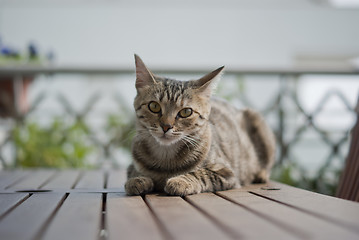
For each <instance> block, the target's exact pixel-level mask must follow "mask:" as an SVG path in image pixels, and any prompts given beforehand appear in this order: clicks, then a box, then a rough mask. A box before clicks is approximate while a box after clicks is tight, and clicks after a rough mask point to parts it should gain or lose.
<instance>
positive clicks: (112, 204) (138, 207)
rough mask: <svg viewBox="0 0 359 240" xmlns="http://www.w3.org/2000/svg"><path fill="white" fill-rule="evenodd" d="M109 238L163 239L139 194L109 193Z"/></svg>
mask: <svg viewBox="0 0 359 240" xmlns="http://www.w3.org/2000/svg"><path fill="white" fill-rule="evenodd" d="M106 206H107V210H106V212H107V214H106V225H107V229H108V237H109V238H108V239H109V240H115V239H148V240H151V239H153V240H158V239H163V238H164V236H163V235H161V232H160V230H159V227H158V226H157V225H156V222H155V220H154V218H153V216H152V215H151V212H150V210H149V208H148V207H147V205H146V203H145V202H144V201H143V199H142V198H141V197H139V196H135V197H128V196H126V195H125V194H124V193H119V194H116V193H111V194H108V195H107V202H106Z"/></svg>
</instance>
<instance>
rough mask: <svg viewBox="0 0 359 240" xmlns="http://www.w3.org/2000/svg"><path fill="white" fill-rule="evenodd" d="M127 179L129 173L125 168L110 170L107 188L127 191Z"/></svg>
mask: <svg viewBox="0 0 359 240" xmlns="http://www.w3.org/2000/svg"><path fill="white" fill-rule="evenodd" d="M126 180H127V173H126V171H125V170H116V171H109V172H108V179H107V188H108V189H118V191H119V192H125V188H124V185H125V182H126Z"/></svg>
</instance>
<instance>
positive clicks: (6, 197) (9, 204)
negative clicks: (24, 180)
mask: <svg viewBox="0 0 359 240" xmlns="http://www.w3.org/2000/svg"><path fill="white" fill-rule="evenodd" d="M27 197H29V194H28V193H0V219H1V218H2V217H3V215H4V214H5V213H6V212H8V211H9V210H10V209H11V208H13V207H14V206H16V205H17V204H19V203H20V202H21V201H23V200H24V199H26V198H27Z"/></svg>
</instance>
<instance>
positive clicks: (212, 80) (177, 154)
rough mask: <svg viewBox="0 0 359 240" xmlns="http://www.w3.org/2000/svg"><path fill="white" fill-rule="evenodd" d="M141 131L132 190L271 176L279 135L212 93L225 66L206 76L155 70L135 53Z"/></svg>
mask: <svg viewBox="0 0 359 240" xmlns="http://www.w3.org/2000/svg"><path fill="white" fill-rule="evenodd" d="M135 61H136V89H137V96H136V98H135V101H134V107H135V110H136V116H137V120H136V130H137V134H136V136H135V137H134V140H133V146H132V155H133V164H131V165H130V166H129V167H128V170H127V174H128V180H127V182H126V184H125V189H126V193H127V194H128V195H142V194H146V193H149V192H151V191H165V192H166V193H168V194H170V195H178V196H185V195H188V194H196V193H200V192H213V191H220V190H227V189H231V188H234V187H239V186H241V185H246V184H250V183H252V182H265V181H267V180H268V178H269V174H270V169H271V167H272V164H273V161H274V151H275V140H274V136H273V134H272V132H271V130H270V129H269V128H268V126H267V125H266V124H265V123H264V121H263V119H262V118H261V116H260V115H259V114H258V113H256V112H254V111H252V110H250V109H245V110H241V111H240V110H237V109H236V108H234V107H232V106H231V105H229V104H228V103H226V102H224V101H222V100H217V99H211V93H212V90H213V88H214V86H215V84H216V82H217V81H218V80H219V78H220V75H221V72H222V70H223V67H221V68H218V69H217V70H215V71H213V72H211V73H209V74H208V75H206V76H204V77H202V78H201V79H199V80H192V81H177V80H172V79H167V78H162V77H158V76H155V75H154V74H152V73H151V72H150V71H149V70H148V69H147V68H146V66H145V65H144V63H143V62H142V60H141V59H140V58H139V57H138V56H137V55H135Z"/></svg>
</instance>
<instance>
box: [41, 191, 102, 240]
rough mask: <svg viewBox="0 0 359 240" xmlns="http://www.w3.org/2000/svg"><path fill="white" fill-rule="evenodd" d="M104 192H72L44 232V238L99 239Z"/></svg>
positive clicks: (68, 239)
mask: <svg viewBox="0 0 359 240" xmlns="http://www.w3.org/2000/svg"><path fill="white" fill-rule="evenodd" d="M101 209H102V194H101V193H71V194H70V195H69V196H68V197H67V198H66V200H65V201H64V203H63V205H62V206H61V207H60V208H59V210H58V212H57V213H56V215H55V217H54V219H53V220H52V221H51V223H50V224H49V226H48V228H47V229H46V230H45V232H44V233H43V234H42V239H45V240H46V239H49V240H63V239H67V240H71V239H76V240H77V239H86V240H91V239H96V240H98V239H99V234H100V225H101Z"/></svg>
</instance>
